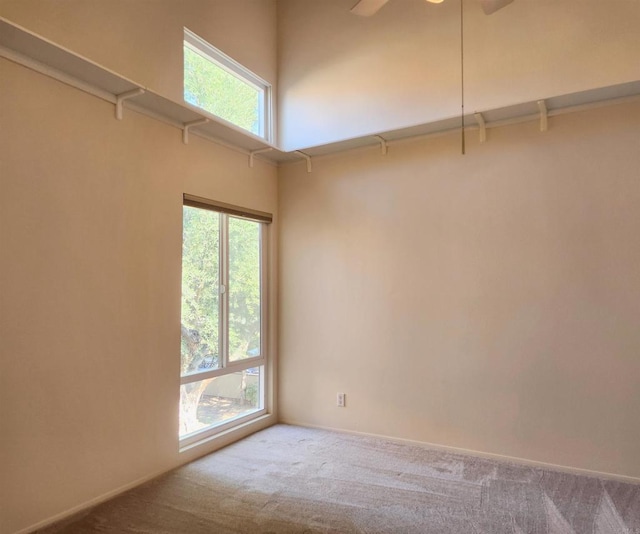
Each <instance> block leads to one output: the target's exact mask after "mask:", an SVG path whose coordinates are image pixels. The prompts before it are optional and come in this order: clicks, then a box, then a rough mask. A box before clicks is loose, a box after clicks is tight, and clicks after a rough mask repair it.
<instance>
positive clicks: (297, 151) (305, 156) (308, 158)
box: [295, 150, 312, 172]
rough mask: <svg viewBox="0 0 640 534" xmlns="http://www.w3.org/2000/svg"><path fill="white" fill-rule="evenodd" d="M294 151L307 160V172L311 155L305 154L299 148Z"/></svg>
mask: <svg viewBox="0 0 640 534" xmlns="http://www.w3.org/2000/svg"><path fill="white" fill-rule="evenodd" d="M295 153H296V154H298V156H300V157H303V158H304V159H305V160H307V172H311V170H312V169H311V156H307V155H306V154H305V153H304V152H300V151H299V150H296V151H295Z"/></svg>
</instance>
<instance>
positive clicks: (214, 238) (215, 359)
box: [180, 206, 221, 376]
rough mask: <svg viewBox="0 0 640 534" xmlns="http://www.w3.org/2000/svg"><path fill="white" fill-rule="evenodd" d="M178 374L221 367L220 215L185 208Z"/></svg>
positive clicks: (198, 209)
mask: <svg viewBox="0 0 640 534" xmlns="http://www.w3.org/2000/svg"><path fill="white" fill-rule="evenodd" d="M182 232H183V235H182V325H181V326H182V328H181V330H182V347H181V355H182V358H181V363H182V365H181V369H180V371H181V374H182V375H183V376H184V375H188V374H193V373H197V372H202V371H208V370H210V369H217V368H219V367H220V363H221V362H220V357H219V354H220V353H219V346H220V344H219V332H218V329H219V321H218V319H219V306H218V304H219V299H220V274H219V259H218V255H219V250H220V215H219V214H218V213H215V212H213V211H209V210H203V209H200V208H192V207H189V206H184V208H183V230H182Z"/></svg>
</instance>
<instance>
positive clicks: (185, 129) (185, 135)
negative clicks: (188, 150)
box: [182, 119, 209, 145]
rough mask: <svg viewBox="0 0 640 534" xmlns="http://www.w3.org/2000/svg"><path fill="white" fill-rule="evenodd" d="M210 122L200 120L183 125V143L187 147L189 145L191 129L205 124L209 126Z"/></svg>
mask: <svg viewBox="0 0 640 534" xmlns="http://www.w3.org/2000/svg"><path fill="white" fill-rule="evenodd" d="M208 122H209V119H198V120H195V121H191V122H185V123H184V124H183V125H182V142H183V143H184V144H185V145H188V144H189V130H190V129H191V128H193V127H194V126H202V125H203V124H207V123H208Z"/></svg>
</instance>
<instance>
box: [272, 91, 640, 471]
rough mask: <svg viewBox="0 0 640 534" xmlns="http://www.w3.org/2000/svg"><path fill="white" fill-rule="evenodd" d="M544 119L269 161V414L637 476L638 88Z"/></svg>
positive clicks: (639, 303)
mask: <svg viewBox="0 0 640 534" xmlns="http://www.w3.org/2000/svg"><path fill="white" fill-rule="evenodd" d="M549 127H550V129H549V131H548V132H546V133H540V132H539V130H538V124H537V123H535V122H532V123H527V124H520V125H517V126H511V127H505V128H499V129H494V130H490V131H489V134H488V136H489V139H488V141H487V142H486V143H484V144H479V143H478V142H477V133H475V132H470V133H468V146H467V149H468V152H467V155H465V156H462V155H461V154H460V140H459V136H457V135H450V136H446V137H440V138H433V139H427V140H422V141H418V140H416V141H414V142H408V143H405V144H397V145H392V146H391V147H390V149H389V153H388V155H387V156H383V155H381V154H380V151H379V149H367V150H360V151H353V152H350V153H344V154H342V155H336V156H332V157H326V158H316V159H315V160H314V164H313V172H312V173H311V174H308V173H307V172H306V169H305V167H304V165H300V164H294V165H288V166H284V167H282V169H281V172H280V182H279V195H280V196H279V201H280V222H281V224H280V230H281V235H280V252H281V256H280V302H279V307H280V308H279V309H280V336H279V341H280V347H279V350H280V352H279V355H280V356H279V357H280V383H279V394H280V396H279V401H280V404H279V408H280V411H279V413H280V416H281V420H283V421H286V422H301V423H304V424H310V425H319V426H325V427H334V428H342V429H347V430H351V431H361V432H368V433H374V434H382V435H388V436H394V437H400V438H406V439H412V440H419V441H423V442H431V443H435V444H441V445H446V446H454V447H461V448H466V449H471V450H476V451H481V452H486V453H494V454H501V455H507V456H513V457H519V458H523V459H528V460H534V461H539V462H547V463H553V464H558V465H563V466H568V467H574V468H583V469H589V470H594V471H600V472H606V473H612V474H618V475H625V476H631V477H640V463H639V462H638V458H640V426H639V425H638V421H640V378H639V377H640V358H638V354H640V328H638V318H639V317H640V269H639V268H638V267H639V265H640V245H639V241H638V229H639V228H640V179H639V176H640V103H637V102H636V103H634V104H627V105H617V106H610V107H606V108H600V109H598V110H591V111H588V112H582V113H576V114H572V115H565V116H561V117H556V118H554V119H552V120H550V125H549ZM337 392H344V393H346V399H347V402H346V404H347V407H346V408H338V407H337V406H336V393H337Z"/></svg>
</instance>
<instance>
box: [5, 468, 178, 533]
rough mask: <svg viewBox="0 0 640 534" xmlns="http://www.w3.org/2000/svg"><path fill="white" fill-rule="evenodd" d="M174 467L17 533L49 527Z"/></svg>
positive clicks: (104, 494) (121, 487)
mask: <svg viewBox="0 0 640 534" xmlns="http://www.w3.org/2000/svg"><path fill="white" fill-rule="evenodd" d="M172 470H173V468H171V469H166V470H163V471H158V472H157V473H153V474H151V475H147V476H144V477H142V478H138V479H137V480H134V481H133V482H129V483H128V484H125V485H124V486H120V487H119V488H116V489H114V490H111V491H108V492H107V493H103V494H102V495H99V496H97V497H95V498H93V499H90V500H88V501H85V502H83V503H82V504H78V505H77V506H74V507H72V508H69V509H67V510H65V511H63V512H60V513H59V514H56V515H54V516H52V517H48V518H47V519H43V520H42V521H39V522H38V523H36V524H35V525H31V526H29V527H26V528H23V529H21V530H18V531H17V532H15V534H28V533H29V532H33V531H34V530H37V529H39V528H44V527H47V526H49V525H51V524H53V523H56V522H58V521H62V520H63V519H67V518H69V517H71V516H72V515H75V514H78V513H80V512H82V511H83V510H86V509H88V508H92V507H93V506H96V505H98V504H101V503H103V502H105V501H108V500H109V499H111V498H113V497H115V496H116V495H119V494H120V493H124V492H125V491H129V490H130V489H133V488H135V487H136V486H140V485H141V484H144V483H145V482H148V481H149V480H152V479H154V478H156V477H159V476H160V475H163V474H165V473H168V472H169V471H172Z"/></svg>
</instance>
